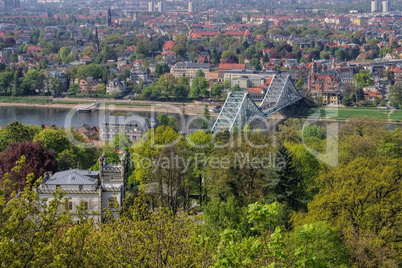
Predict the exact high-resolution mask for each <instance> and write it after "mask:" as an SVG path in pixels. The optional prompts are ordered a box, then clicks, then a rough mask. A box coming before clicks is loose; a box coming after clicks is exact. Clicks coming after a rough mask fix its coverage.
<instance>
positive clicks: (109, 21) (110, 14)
mask: <svg viewBox="0 0 402 268" xmlns="http://www.w3.org/2000/svg"><path fill="white" fill-rule="evenodd" d="M110 26H112V12H111V11H110V7H109V10H108V11H107V27H110Z"/></svg>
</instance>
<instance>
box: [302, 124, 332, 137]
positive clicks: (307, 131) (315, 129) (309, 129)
mask: <svg viewBox="0 0 402 268" xmlns="http://www.w3.org/2000/svg"><path fill="white" fill-rule="evenodd" d="M303 137H304V138H308V137H316V138H317V139H320V140H323V139H325V138H326V133H325V129H324V128H323V127H319V126H317V125H308V126H306V127H304V128H303Z"/></svg>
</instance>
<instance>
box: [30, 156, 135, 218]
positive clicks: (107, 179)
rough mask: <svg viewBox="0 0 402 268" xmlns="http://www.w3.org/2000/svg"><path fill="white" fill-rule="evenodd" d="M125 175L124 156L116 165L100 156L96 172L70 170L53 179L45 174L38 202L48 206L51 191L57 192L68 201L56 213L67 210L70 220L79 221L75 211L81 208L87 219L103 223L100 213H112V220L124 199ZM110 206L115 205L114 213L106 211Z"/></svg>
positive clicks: (50, 175)
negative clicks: (45, 202) (61, 192)
mask: <svg viewBox="0 0 402 268" xmlns="http://www.w3.org/2000/svg"><path fill="white" fill-rule="evenodd" d="M126 174H127V155H126V154H124V155H123V156H122V158H121V161H120V163H108V162H107V155H106V153H103V155H102V156H101V157H100V158H99V171H88V170H82V169H70V170H66V171H61V172H57V173H55V174H54V175H52V174H49V173H47V174H45V176H44V181H43V182H42V183H41V185H40V186H39V187H38V188H37V191H38V195H39V198H40V199H45V198H46V199H47V200H48V201H47V202H50V201H51V200H52V199H53V198H54V197H53V195H52V194H53V193H54V191H55V190H56V189H57V188H61V189H62V190H63V191H64V192H65V195H64V197H65V198H67V199H68V200H67V201H66V204H65V206H64V207H61V208H59V211H60V213H62V211H63V210H68V211H69V212H70V213H71V217H72V219H73V220H79V216H78V214H77V209H78V207H81V208H83V209H84V210H86V211H87V213H88V216H89V217H91V218H94V219H95V220H96V221H97V222H103V220H104V209H112V212H113V216H115V217H117V214H118V211H119V208H120V207H121V205H122V204H123V199H124V198H125V188H126ZM110 202H117V205H118V206H117V209H115V208H112V207H110V206H109V205H110V204H111V203H110Z"/></svg>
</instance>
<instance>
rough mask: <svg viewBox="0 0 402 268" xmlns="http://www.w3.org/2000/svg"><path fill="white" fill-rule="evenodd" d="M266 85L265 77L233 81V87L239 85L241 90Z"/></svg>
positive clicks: (243, 77) (241, 78) (244, 77)
mask: <svg viewBox="0 0 402 268" xmlns="http://www.w3.org/2000/svg"><path fill="white" fill-rule="evenodd" d="M264 84H265V78H263V77H248V76H242V77H239V78H236V79H233V80H232V81H231V86H232V87H233V86H235V85H239V87H240V88H251V87H257V86H262V85H264Z"/></svg>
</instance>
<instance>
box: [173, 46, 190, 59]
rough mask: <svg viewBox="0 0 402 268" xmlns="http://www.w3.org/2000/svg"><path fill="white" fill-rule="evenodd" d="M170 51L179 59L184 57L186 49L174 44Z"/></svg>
mask: <svg viewBox="0 0 402 268" xmlns="http://www.w3.org/2000/svg"><path fill="white" fill-rule="evenodd" d="M172 50H173V51H174V53H176V55H178V56H180V57H184V54H185V53H186V51H187V50H186V47H185V46H184V45H183V44H176V45H174V46H173V47H172Z"/></svg>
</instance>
